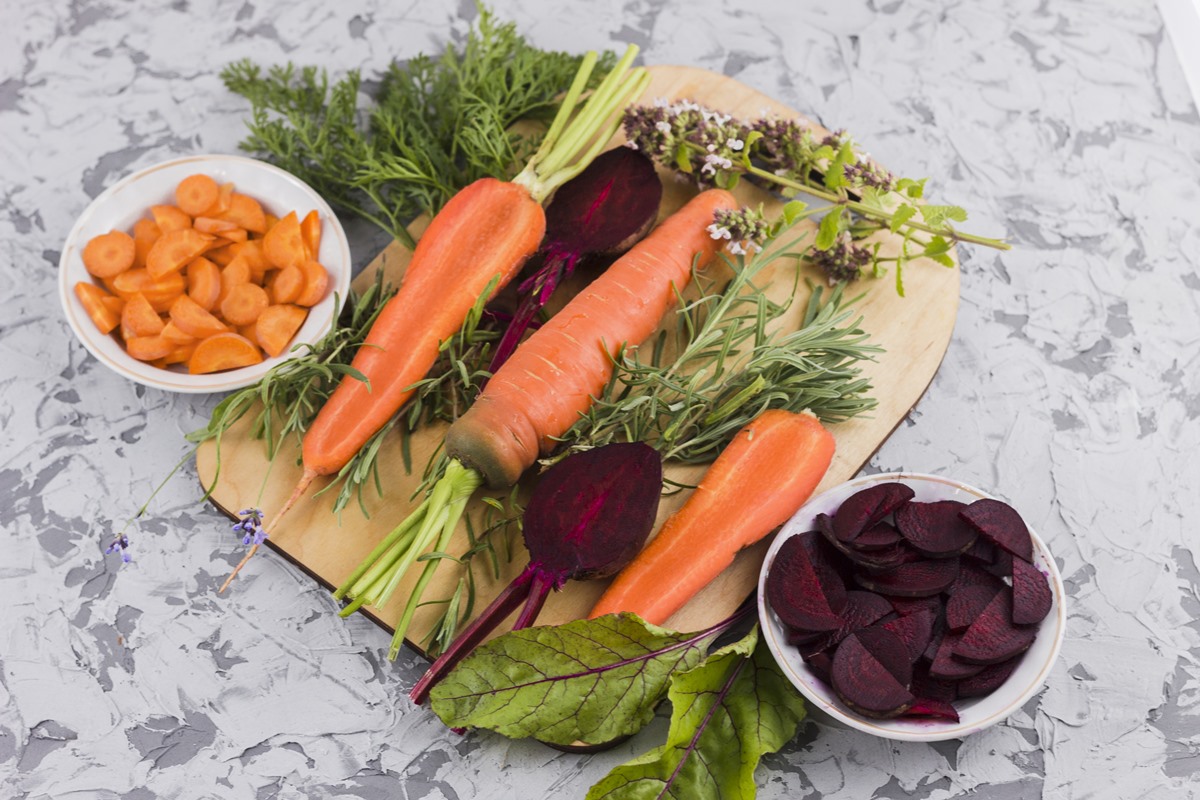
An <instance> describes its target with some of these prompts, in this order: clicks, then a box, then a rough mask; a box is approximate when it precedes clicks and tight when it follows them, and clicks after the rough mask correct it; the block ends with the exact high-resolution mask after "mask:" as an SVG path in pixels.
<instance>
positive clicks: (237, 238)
mask: <svg viewBox="0 0 1200 800" xmlns="http://www.w3.org/2000/svg"><path fill="white" fill-rule="evenodd" d="M221 237H222V238H224V239H228V240H229V241H231V242H233V243H235V244H242V243H243V242H245V241H247V240H248V239H249V238H250V234H248V233H246V231H245V230H243V229H242V228H234V229H233V230H231V231H224V232H223V233H222V234H221Z"/></svg>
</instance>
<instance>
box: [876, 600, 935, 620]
mask: <svg viewBox="0 0 1200 800" xmlns="http://www.w3.org/2000/svg"><path fill="white" fill-rule="evenodd" d="M888 602H889V603H891V604H892V608H893V609H895V610H896V613H897V614H899V615H900V616H902V617H907V616H908V615H909V614H919V613H920V612H922V611H929V612H930V613H932V614H933V615H934V616H935V617H936V616H937V615H938V613H939V612H940V611H941V610H942V598H940V597H938V596H936V595H934V596H932V597H888Z"/></svg>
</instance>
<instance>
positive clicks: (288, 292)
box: [271, 267, 304, 305]
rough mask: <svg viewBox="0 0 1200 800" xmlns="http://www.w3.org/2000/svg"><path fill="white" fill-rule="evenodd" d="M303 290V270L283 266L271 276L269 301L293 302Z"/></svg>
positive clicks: (278, 302)
mask: <svg viewBox="0 0 1200 800" xmlns="http://www.w3.org/2000/svg"><path fill="white" fill-rule="evenodd" d="M303 291H304V270H302V269H300V268H299V267H285V268H284V269H281V270H279V271H278V272H276V273H275V275H273V276H272V280H271V302H272V303H273V304H275V305H286V304H289V303H294V302H296V298H297V297H299V296H300V293H301V292H303Z"/></svg>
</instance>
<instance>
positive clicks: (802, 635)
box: [787, 626, 825, 647]
mask: <svg viewBox="0 0 1200 800" xmlns="http://www.w3.org/2000/svg"><path fill="white" fill-rule="evenodd" d="M824 635H825V634H823V633H820V632H818V633H813V632H812V631H800V630H796V629H795V628H792V627H790V626H789V627H788V629H787V643H788V644H790V645H791V646H792V647H803V646H805V645H808V644H812V643H813V642H815V641H816V640H817V639H820V638H821V637H822V636H824Z"/></svg>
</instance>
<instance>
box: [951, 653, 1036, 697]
mask: <svg viewBox="0 0 1200 800" xmlns="http://www.w3.org/2000/svg"><path fill="white" fill-rule="evenodd" d="M1020 663H1021V659H1020V657H1019V656H1018V657H1016V658H1010V659H1009V660H1008V661H1001V662H1000V663H999V664H992V665H991V666H990V667H984V668H983V670H981V671H980V672H979V674H978V675H972V676H971V677H970V678H966V679H965V680H962V681H959V683H958V696H959V697H983V696H984V695H988V694H991V693H992V692H994V691H996V690H997V689H999V688H1000V687H1001V686H1002V685H1003V684H1004V682H1005V681H1006V680H1008V679H1009V677H1010V676H1011V675H1012V674H1013V672H1014V671H1015V670H1016V669H1017V665H1018V664H1020Z"/></svg>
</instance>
